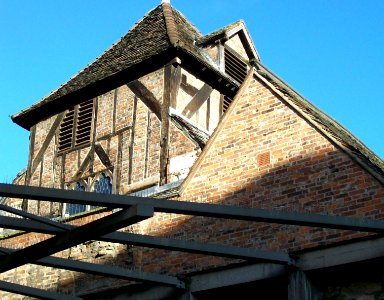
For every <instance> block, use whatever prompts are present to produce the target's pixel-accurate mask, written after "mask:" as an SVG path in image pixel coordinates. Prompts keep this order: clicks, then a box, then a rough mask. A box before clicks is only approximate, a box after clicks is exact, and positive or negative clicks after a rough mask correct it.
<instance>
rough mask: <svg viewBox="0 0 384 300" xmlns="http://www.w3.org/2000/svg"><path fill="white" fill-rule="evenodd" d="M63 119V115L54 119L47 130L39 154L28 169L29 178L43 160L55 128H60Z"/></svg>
mask: <svg viewBox="0 0 384 300" xmlns="http://www.w3.org/2000/svg"><path fill="white" fill-rule="evenodd" d="M63 118H64V113H61V114H59V115H58V116H57V117H56V119H55V121H54V122H53V124H52V126H51V129H50V130H49V132H48V134H47V136H46V138H45V140H44V142H43V145H42V146H41V148H40V150H39V152H38V153H37V154H36V157H35V159H34V160H33V162H32V166H31V169H30V176H32V174H33V173H34V172H35V171H36V168H37V166H38V165H39V163H40V162H41V160H42V159H43V156H44V153H45V151H46V150H47V148H48V146H49V144H50V142H51V141H52V138H53V137H54V136H55V134H56V131H57V128H58V127H59V126H60V123H61V121H62V120H63Z"/></svg>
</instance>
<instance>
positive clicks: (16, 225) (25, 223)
mask: <svg viewBox="0 0 384 300" xmlns="http://www.w3.org/2000/svg"><path fill="white" fill-rule="evenodd" d="M58 224H60V223H58ZM60 225H62V227H58V226H52V225H48V224H44V223H41V222H38V221H35V220H27V219H22V218H14V217H7V216H0V228H8V229H14V230H21V231H26V232H40V233H47V234H58V233H61V232H64V231H67V230H70V229H71V228H73V226H70V225H65V224H60Z"/></svg>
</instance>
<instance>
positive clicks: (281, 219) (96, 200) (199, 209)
mask: <svg viewBox="0 0 384 300" xmlns="http://www.w3.org/2000/svg"><path fill="white" fill-rule="evenodd" d="M0 196H4V197H14V198H26V199H35V200H43V201H52V202H61V203H64V202H67V203H75V204H87V205H95V206H105V207H129V206H130V205H135V204H139V203H147V204H149V205H153V207H154V209H155V211H156V212H164V213H175V214H185V215H194V216H206V217H215V218H225V219H236V220H247V221H256V222H267V223H277V224H288V225H300V226H311V227H323V228H334V229H345V230H354V231H365V232H376V233H384V221H378V220H364V219H361V218H359V219H358V218H348V217H340V216H330V215H319V214H308V213H296V212H283V211H276V210H264V209H257V208H247V207H234V206H224V205H215V204H206V203H193V202H186V201H171V200H160V199H152V198H144V197H136V196H123V195H105V194H98V193H85V192H76V191H66V190H58V189H49V188H40V187H28V186H18V185H10V184H0Z"/></svg>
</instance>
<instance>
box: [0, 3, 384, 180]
mask: <svg viewBox="0 0 384 300" xmlns="http://www.w3.org/2000/svg"><path fill="white" fill-rule="evenodd" d="M159 3H160V0H145V1H144V0H142V1H133V0H65V1H52V0H34V1H31V0H18V1H17V0H0V101H1V109H0V130H1V137H0V149H1V156H0V166H1V168H0V182H10V181H12V179H13V177H14V176H15V175H16V174H17V173H18V171H20V170H22V169H23V168H24V167H25V166H26V164H27V159H28V136H29V135H28V131H26V130H24V129H22V128H20V127H18V126H17V125H15V124H13V123H12V121H11V119H10V116H11V115H12V114H14V113H16V112H19V111H20V110H21V109H24V108H26V107H28V106H30V105H31V104H33V103H34V102H37V101H38V100H40V99H41V98H42V97H44V96H46V95H47V94H49V93H50V92H51V91H52V90H54V89H56V88H57V87H58V86H59V85H60V84H62V83H64V82H65V81H67V80H68V79H69V78H70V77H71V76H73V75H74V74H76V73H77V72H78V71H79V70H80V69H82V68H83V67H84V66H85V65H87V64H88V63H89V62H91V61H93V60H94V59H95V58H96V57H97V56H98V55H100V54H101V53H102V52H103V51H104V50H105V49H107V48H108V47H109V46H110V45H111V44H112V43H114V42H115V41H116V40H118V39H119V38H120V37H121V36H122V35H123V34H125V33H126V32H127V31H128V30H129V29H130V28H131V27H132V25H133V24H134V23H135V22H136V21H138V20H139V19H140V18H141V17H142V16H143V15H144V14H145V13H147V12H148V11H149V10H151V9H152V8H154V7H156V6H157V5H158V4H159ZM171 4H172V5H173V6H174V7H175V8H176V9H178V10H180V11H181V12H182V13H183V14H184V15H185V16H186V17H187V18H188V19H189V20H190V21H191V22H192V23H194V24H195V25H196V26H197V27H198V28H199V29H200V31H201V32H202V33H209V32H211V31H213V30H216V29H218V28H220V27H222V26H225V25H227V24H230V23H232V22H234V21H236V20H238V19H243V20H244V21H245V23H246V25H247V27H248V29H249V31H250V34H251V36H252V38H253V40H254V42H255V45H256V48H257V49H258V51H259V54H260V56H261V59H262V62H263V63H264V64H265V65H266V66H267V67H269V68H270V69H271V70H272V71H273V72H275V73H276V74H277V75H279V76H280V77H281V78H282V79H284V80H285V81H286V82H287V83H289V84H290V85H291V86H292V87H293V88H294V89H296V90H297V91H298V92H300V93H301V94H302V95H303V96H305V97H306V98H307V99H309V100H310V101H312V102H313V103H314V104H315V105H316V106H318V107H319V108H321V109H323V110H324V111H325V112H326V113H328V114H329V115H331V116H332V117H333V118H335V119H336V120H338V121H339V122H340V123H341V124H343V125H344V126H345V127H347V128H348V129H349V130H350V131H351V132H352V133H353V134H354V135H356V136H357V137H358V138H359V139H360V140H362V141H363V142H364V143H365V144H366V145H367V146H368V147H370V148H371V149H372V150H373V151H374V152H376V153H377V154H378V155H379V156H380V157H381V158H383V157H384V143H383V129H384V126H383V118H384V101H383V100H384V96H383V93H382V89H383V87H384V18H383V14H384V1H382V0H364V1H363V0H337V1H335V0H311V1H308V0H292V1H287V0H273V1H272V0H204V1H202V0H194V1H190V0H171Z"/></svg>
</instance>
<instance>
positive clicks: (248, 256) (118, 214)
mask: <svg viewBox="0 0 384 300" xmlns="http://www.w3.org/2000/svg"><path fill="white" fill-rule="evenodd" d="M0 196H3V197H11V198H21V199H25V198H28V199H33V200H41V201H51V202H59V203H73V204H85V205H98V206H103V207H107V208H109V209H111V210H112V209H113V212H112V213H111V214H109V215H107V216H105V217H102V218H100V219H98V220H96V221H92V222H89V223H87V224H85V225H82V226H77V227H76V226H73V225H68V224H63V223H59V222H56V221H53V220H50V219H48V218H45V217H41V216H37V215H34V214H30V213H27V212H24V211H21V210H17V209H15V208H11V207H9V206H6V205H2V204H1V205H0V210H3V211H7V212H9V213H11V214H15V215H18V216H19V218H15V217H7V216H0V227H3V228H8V229H15V230H20V231H23V232H39V233H45V234H50V235H53V237H51V238H48V239H46V240H44V241H41V242H38V243H36V244H33V245H31V246H29V247H26V248H24V249H16V250H15V249H7V248H3V247H0V272H5V271H8V270H11V269H14V268H17V267H19V266H21V265H24V264H29V263H32V264H38V265H43V266H50V267H55V268H61V269H66V270H73V271H79V272H83V273H89V274H96V275H103V276H108V277H112V278H120V279H126V280H131V281H137V282H141V283H151V287H150V288H149V289H156V293H162V292H164V293H181V294H185V293H192V292H199V291H201V290H203V289H207V288H209V286H210V285H211V287H212V286H217V285H218V283H217V282H216V283H215V282H213V281H211V280H208V279H207V278H210V276H214V272H213V273H212V274H210V275H209V274H205V275H204V274H200V275H192V276H190V277H185V275H183V277H175V276H170V275H164V274H154V273H145V272H139V271H132V270H126V269H124V268H121V267H110V266H104V265H99V264H92V263H87V262H80V261H73V260H68V259H63V258H58V257H53V256H51V255H52V254H54V253H57V252H59V251H62V250H65V249H68V248H70V247H73V246H76V245H79V244H81V243H84V242H87V241H89V240H101V241H108V242H113V243H121V244H127V245H138V246H142V247H151V248H158V249H164V250H169V251H181V252H189V253H198V254H204V255H212V256H219V257H227V258H236V259H241V260H243V261H244V263H243V264H241V265H239V266H238V267H237V268H236V269H227V270H226V271H225V272H227V273H228V274H230V273H231V274H237V275H236V276H238V275H239V274H243V275H242V276H243V277H244V276H246V277H247V276H248V277H249V276H251V277H252V278H247V279H246V280H260V279H265V278H269V277H271V276H272V277H273V276H278V275H279V274H280V275H281V274H284V273H286V272H287V270H295V272H297V271H298V270H299V271H307V270H311V269H316V268H319V267H324V265H325V262H324V259H321V258H322V257H323V256H324V255H327V258H328V260H327V264H328V265H337V264H340V263H347V262H348V261H353V260H354V259H355V257H354V255H355V256H356V255H358V256H359V259H361V258H364V259H372V258H377V257H380V255H381V250H380V249H382V246H383V244H384V241H383V238H380V236H379V238H378V235H374V236H373V238H372V237H371V238H370V239H369V240H365V241H359V243H360V247H359V249H358V252H359V254H356V253H355V252H357V250H356V249H355V250H353V248H350V247H349V246H348V245H338V246H337V247H336V248H337V249H336V250H334V249H325V250H323V251H322V252H321V251H317V252H316V251H312V252H310V253H302V254H293V253H285V252H270V251H261V250H258V249H252V248H244V247H233V246H226V245H218V244H209V243H201V242H195V241H186V240H174V239H169V238H160V237H154V236H148V235H140V234H132V233H125V232H117V231H116V230H118V229H120V228H123V227H126V226H128V225H131V224H135V223H137V222H139V221H141V220H144V219H148V218H151V217H152V216H153V214H154V212H163V213H175V214H184V215H191V216H203V217H216V218H222V219H235V220H247V221H252V222H268V223H276V224H289V225H299V226H310V227H320V228H335V229H343V230H352V231H363V232H371V233H384V221H376V220H364V219H357V218H348V217H340V216H330V215H318V214H308V213H296V212H281V211H273V210H263V209H256V208H242V207H234V206H224V205H214V204H204V203H192V202H188V201H173V200H159V199H152V198H144V197H135V196H122V195H106V194H97V193H96V194H95V193H87V192H76V191H66V190H57V189H49V188H41V187H29V186H19V185H11V184H0ZM20 217H21V218H20ZM21 234H22V233H21ZM334 248H335V247H334ZM351 249H352V250H353V251H354V252H353V251H351ZM361 249H365V252H364V254H362V252H361ZM327 251H328V252H327ZM332 251H333V252H332ZM335 251H336V252H335ZM336 253H338V255H340V253H345V254H346V255H344V256H343V257H342V258H340V257H339V256H338V255H336ZM322 255H323V256H322ZM246 269H247V270H248V271H249V270H253V271H252V272H248V271H247V272H245V270H246ZM257 270H258V271H257ZM244 272H245V273H244ZM290 272H291V271H290ZM244 274H248V275H244ZM250 274H252V275H250ZM257 274H259V275H257ZM260 274H264V275H263V276H264V277H263V276H262V277H263V278H261V277H260ZM258 276H259V277H260V278H258ZM228 278H229V279H226V280H233V279H230V278H233V276H232V277H231V276H230V277H228ZM187 283H188V284H187ZM0 290H4V291H8V292H12V293H17V294H23V295H27V296H33V297H38V298H41V299H82V298H78V297H75V296H70V295H65V294H58V293H56V292H49V291H45V290H40V289H36V288H31V287H27V286H22V285H18V284H13V283H9V282H5V281H1V282H0Z"/></svg>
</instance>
